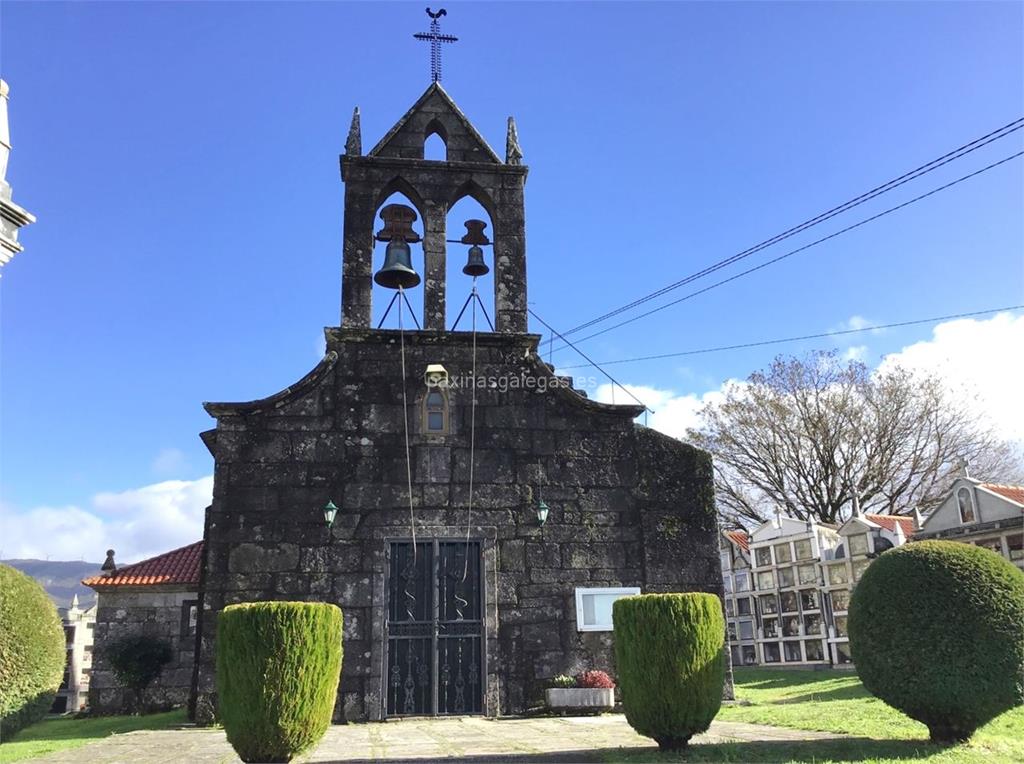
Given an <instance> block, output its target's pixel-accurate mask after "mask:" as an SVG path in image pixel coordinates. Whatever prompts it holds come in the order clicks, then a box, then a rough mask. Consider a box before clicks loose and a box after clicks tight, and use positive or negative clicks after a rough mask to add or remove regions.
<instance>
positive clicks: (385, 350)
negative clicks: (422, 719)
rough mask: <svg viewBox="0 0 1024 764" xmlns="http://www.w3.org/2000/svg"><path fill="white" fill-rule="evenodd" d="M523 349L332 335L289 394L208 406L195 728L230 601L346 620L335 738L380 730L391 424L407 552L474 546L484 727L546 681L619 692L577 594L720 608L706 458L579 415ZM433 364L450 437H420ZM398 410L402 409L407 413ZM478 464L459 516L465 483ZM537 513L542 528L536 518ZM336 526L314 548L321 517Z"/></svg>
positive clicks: (589, 413)
mask: <svg viewBox="0 0 1024 764" xmlns="http://www.w3.org/2000/svg"><path fill="white" fill-rule="evenodd" d="M538 340H539V338H538V337H537V336H536V335H529V334H481V335H478V336H477V337H476V368H477V380H478V383H479V382H480V381H481V380H482V382H483V384H482V385H480V384H478V385H477V391H476V395H477V408H476V415H475V419H476V428H475V443H474V445H473V448H472V452H471V448H470V430H471V427H470V421H471V400H472V385H470V384H468V383H466V378H467V377H468V376H469V375H470V370H471V369H472V364H473V337H472V335H471V334H469V333H464V332H441V331H437V332H435V331H421V332H407V333H406V335H405V338H404V344H405V364H406V375H405V378H404V379H403V376H402V373H401V351H400V344H401V343H400V337H399V334H398V332H397V331H391V330H370V329H364V328H334V329H328V330H327V355H326V357H325V358H324V360H323V361H322V362H321V363H320V364H319V365H318V366H317V367H316V368H315V369H314V370H313V371H312V372H310V373H309V374H308V375H307V376H306V377H304V378H303V379H302V380H300V381H299V382H297V383H296V384H294V385H292V386H291V387H289V388H288V389H287V390H285V391H283V392H281V393H279V394H277V395H275V396H272V397H270V398H266V399H263V400H258V401H252V402H249V403H224V404H207V410H208V411H209V413H210V414H211V415H212V416H214V417H215V418H216V420H217V426H216V429H214V430H211V431H209V432H207V433H204V434H203V438H204V441H205V442H206V444H207V446H208V447H209V449H210V451H211V452H212V454H213V455H214V458H215V478H214V480H215V482H214V499H213V504H212V505H211V507H210V508H209V509H208V511H207V517H206V529H205V560H204V571H203V589H204V591H203V594H202V603H201V613H200V623H199V629H200V633H201V638H200V639H199V641H198V646H199V656H198V660H197V671H196V686H195V691H196V701H197V703H196V715H197V718H198V719H199V720H200V721H209V720H210V719H211V718H212V717H213V714H214V711H215V704H216V690H215V683H214V674H213V670H214V657H213V656H214V636H215V630H216V618H215V615H216V613H217V611H219V610H220V609H222V608H223V607H224V606H226V605H229V604H232V603H236V602H244V601H253V600H265V599H271V600H273V599H279V600H280V599H291V600H313V601H323V602H333V603H336V604H338V605H339V606H340V607H341V608H342V610H343V611H344V623H345V657H344V666H343V669H342V676H341V683H340V688H339V692H338V702H337V706H336V714H335V716H336V719H337V720H362V719H380V718H382V716H383V715H384V713H385V709H384V703H383V701H382V689H383V687H384V677H383V674H384V671H383V669H382V666H383V665H384V659H385V654H384V650H385V623H384V621H385V612H386V606H387V593H386V592H387V590H386V588H385V575H386V568H387V564H388V563H387V559H386V557H387V556H386V550H387V548H388V547H387V544H388V541H389V540H390V539H402V538H407V537H408V536H409V535H410V510H409V499H408V490H407V473H406V450H405V449H406V445H405V435H404V431H405V426H404V417H406V416H407V417H408V422H409V431H410V440H409V452H410V466H411V473H412V503H413V515H414V517H415V522H416V526H417V536H418V537H419V538H442V539H443V538H454V539H458V538H464V537H465V535H466V533H467V526H468V528H469V533H470V536H471V537H473V538H475V539H478V540H479V541H480V542H481V545H482V550H483V582H484V589H485V594H484V603H485V611H484V612H485V619H486V623H485V639H484V645H485V647H484V649H485V651H486V652H485V654H486V675H485V677H484V680H485V681H484V713H486V714H487V715H498V714H514V713H518V712H522V711H524V710H526V709H527V708H529V707H530V706H532V705H534V704H538V703H540V702H541V699H542V697H543V690H544V687H545V683H546V682H547V681H548V680H549V679H550V678H551V677H553V676H554V675H556V674H561V673H576V672H579V671H581V670H584V669H603V670H606V671H608V672H609V673H611V674H613V675H614V674H615V666H614V658H613V651H612V635H611V632H601V631H593V632H581V631H579V630H578V629H577V621H576V613H575V608H576V606H575V591H576V588H577V587H580V586H585V587H620V586H621V587H640V589H641V590H642V591H643V592H669V591H681V592H683V591H704V592H712V593H715V594H720V593H721V587H722V579H721V571H720V568H719V566H718V549H717V536H716V518H715V513H714V497H713V489H712V467H711V458H710V457H709V455H708V454H707V453H705V452H703V451H700V450H698V449H695V448H693V447H691V446H688V445H686V444H684V443H682V442H680V441H678V440H674V439H672V438H669V437H666V436H664V435H662V434H660V433H657V432H655V431H653V430H650V429H647V428H645V427H642V426H639V425H637V424H636V423H635V422H634V419H635V418H636V417H637V415H638V414H639V413H640V409H639V407H637V406H624V405H617V406H616V405H608V404H601V403H596V402H593V401H591V400H588V399H587V398H586V397H584V396H583V395H581V394H580V393H579V392H577V391H576V390H574V389H572V388H571V387H570V386H568V385H567V381H566V380H565V379H562V378H558V377H555V376H553V374H552V373H551V369H550V368H549V367H548V366H547V365H546V364H544V363H542V362H541V361H540V359H539V358H538V357H537V353H536V349H537V343H538ZM428 364H442V365H443V366H444V367H445V368H446V369H447V371H448V373H449V375H450V378H451V381H452V385H451V386H450V387H449V389H448V390H447V400H448V405H449V421H448V426H447V428H446V431H445V432H444V433H443V434H432V433H429V432H426V431H425V425H424V417H423V415H422V411H423V410H422V406H423V400H424V396H425V394H426V392H427V388H426V386H425V384H424V381H423V375H424V371H425V370H426V367H427V365H428ZM403 392H404V394H405V396H406V399H407V401H408V406H407V409H405V410H403V404H402V400H403ZM471 453H472V454H473V458H474V462H473V464H474V485H473V510H472V514H471V515H470V514H469V512H468V504H469V463H470V455H471ZM540 484H542V489H541V490H542V492H543V499H544V501H545V502H546V503H547V504H548V505H549V507H550V515H549V518H548V520H547V522H546V524H544V525H543V526H541V525H540V524H539V523H538V520H537V514H536V500H537V489H538V485H540ZM328 500H333V501H334V502H335V503H336V504H337V506H338V507H339V511H338V515H337V519H336V521H335V523H334V526H333V528H332V529H330V530H328V528H327V527H326V525H325V523H324V519H323V515H322V512H321V509H322V507H323V506H324V504H326V502H327V501H328Z"/></svg>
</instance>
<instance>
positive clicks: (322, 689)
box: [217, 602, 342, 762]
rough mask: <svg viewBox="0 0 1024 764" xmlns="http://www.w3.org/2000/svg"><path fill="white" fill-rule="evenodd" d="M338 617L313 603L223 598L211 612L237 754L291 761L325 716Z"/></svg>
mask: <svg viewBox="0 0 1024 764" xmlns="http://www.w3.org/2000/svg"><path fill="white" fill-rule="evenodd" d="M341 629H342V616H341V610H340V609H339V608H338V607H336V606H335V605H329V604H325V603H320V602H250V603H245V604H241V605H230V606H228V607H226V608H224V610H223V611H222V612H221V613H220V616H219V618H218V619H217V693H218V704H219V712H220V719H221V721H222V722H223V724H224V731H225V732H226V733H227V737H228V741H229V742H230V743H231V745H232V746H234V748H235V751H236V752H237V753H238V755H239V757H240V758H241V759H242V761H247V762H249V761H260V762H282V761H291V759H292V758H293V757H294V756H296V755H297V754H299V753H301V752H303V751H305V750H306V749H308V748H310V747H311V746H313V745H315V744H316V743H317V742H318V741H319V740H320V738H321V737H323V734H324V732H326V731H327V727H328V725H330V723H331V714H332V712H333V710H334V701H335V697H336V695H337V692H338V680H339V678H340V676H341V659H342V645H341V639H342V636H341V634H342V631H341Z"/></svg>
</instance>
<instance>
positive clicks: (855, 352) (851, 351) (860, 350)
mask: <svg viewBox="0 0 1024 764" xmlns="http://www.w3.org/2000/svg"><path fill="white" fill-rule="evenodd" d="M867 355H868V346H867V345H851V346H850V347H848V348H846V350H844V351H843V356H842V357H843V360H844V361H863V360H864V359H865V358H866V357H867Z"/></svg>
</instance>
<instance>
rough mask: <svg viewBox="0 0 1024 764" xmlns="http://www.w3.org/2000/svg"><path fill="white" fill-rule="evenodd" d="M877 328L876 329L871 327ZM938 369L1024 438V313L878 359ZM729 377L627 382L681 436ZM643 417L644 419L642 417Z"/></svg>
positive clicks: (860, 322) (942, 329)
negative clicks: (693, 385)
mask: <svg viewBox="0 0 1024 764" xmlns="http://www.w3.org/2000/svg"><path fill="white" fill-rule="evenodd" d="M844 324H845V327H846V328H862V327H865V326H870V325H871V324H872V322H871V321H868V320H867V319H864V318H862V317H860V316H853V317H851V318H850V319H849V320H848V321H846V322H844ZM872 333H875V332H872ZM867 351H868V348H867V346H864V345H856V346H853V347H850V348H848V349H847V350H846V351H845V352H844V353H843V357H844V358H846V359H848V360H864V358H865V357H866V354H867ZM897 363H898V364H900V365H902V366H904V367H905V368H908V369H912V370H919V371H922V372H928V373H934V374H938V375H940V376H941V377H943V378H944V379H946V380H947V381H948V382H949V386H950V389H951V391H952V392H953V394H954V395H958V396H964V400H969V399H971V398H974V399H975V400H976V405H977V409H978V413H979V415H980V416H984V417H987V418H989V419H991V421H992V422H993V423H994V425H995V426H996V428H997V429H998V431H999V432H1000V434H1001V435H1002V436H1003V437H1005V438H1006V439H1007V440H1011V441H1021V442H1024V406H1022V405H1021V403H1020V390H1021V385H1022V380H1024V316H1014V315H1012V314H1010V313H1000V314H998V315H996V316H993V317H992V318H989V319H984V320H976V319H960V320H957V321H949V322H947V323H944V324H939V325H938V326H936V327H935V328H934V330H933V332H932V337H931V339H928V340H923V341H921V342H917V343H915V344H913V345H908V346H907V347H905V348H903V349H902V350H900V351H899V352H896V353H892V354H890V355H888V356H886V357H885V358H884V359H883V360H882V362H881V363H880V364H879V367H878V368H879V370H880V371H884V370H885V369H886V368H889V367H891V365H893V364H897ZM731 384H743V383H742V382H736V381H735V380H729V381H727V382H725V383H724V384H722V385H721V386H720V387H717V388H714V389H711V390H708V391H707V392H704V393H702V394H695V393H684V394H681V393H678V392H676V391H674V390H668V389H663V388H657V387H650V386H644V385H625V387H626V388H627V389H628V390H629V391H630V392H632V393H633V394H634V395H635V396H636V397H637V398H639V399H640V400H641V401H643V402H644V403H645V404H647V405H648V406H650V407H651V408H652V409H654V411H655V413H654V414H652V415H649V421H648V424H649V426H651V427H653V428H654V429H656V430H659V431H660V432H663V433H665V434H666V435H671V436H673V437H676V438H679V437H682V436H683V435H684V434H685V433H686V430H687V428H690V427H696V426H698V425H699V423H700V422H699V418H698V412H699V411H700V409H701V408H702V407H703V406H704V404H705V403H707V402H709V401H716V400H721V398H722V395H723V391H724V390H725V389H726V388H727V387H728V386H729V385H731ZM611 388H612V386H611V385H610V384H602V385H599V386H598V387H597V389H596V392H595V393H594V395H593V396H592V397H593V398H594V399H595V400H598V401H602V402H604V403H611V402H613V397H612V390H611ZM614 402H616V403H633V400H632V399H631V398H630V397H629V396H628V395H627V394H626V393H624V392H622V390H616V391H615V396H614ZM640 421H643V419H642V418H641V419H640Z"/></svg>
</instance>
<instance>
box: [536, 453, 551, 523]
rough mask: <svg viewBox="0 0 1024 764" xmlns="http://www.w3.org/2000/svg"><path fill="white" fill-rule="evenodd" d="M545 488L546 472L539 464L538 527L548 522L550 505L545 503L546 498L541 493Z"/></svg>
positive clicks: (538, 463)
mask: <svg viewBox="0 0 1024 764" xmlns="http://www.w3.org/2000/svg"><path fill="white" fill-rule="evenodd" d="M543 487H544V472H543V470H542V469H541V466H540V462H539V461H538V462H537V525H544V523H546V522H547V521H548V512H549V511H550V510H549V509H548V505H547V504H545V503H544V496H543V494H542V493H541V491H542V489H543Z"/></svg>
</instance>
